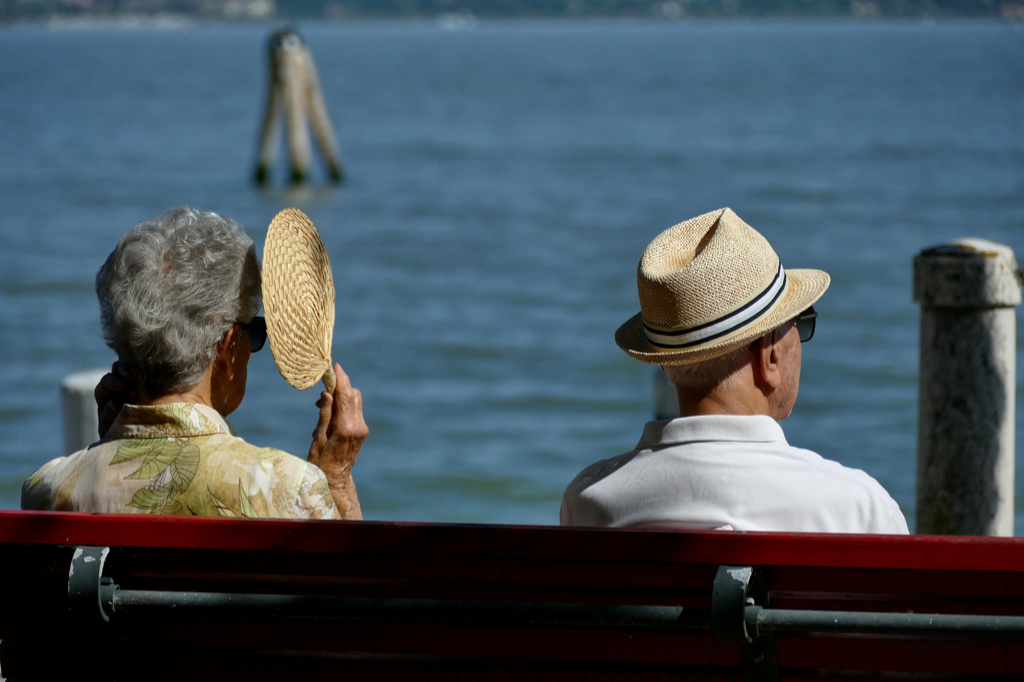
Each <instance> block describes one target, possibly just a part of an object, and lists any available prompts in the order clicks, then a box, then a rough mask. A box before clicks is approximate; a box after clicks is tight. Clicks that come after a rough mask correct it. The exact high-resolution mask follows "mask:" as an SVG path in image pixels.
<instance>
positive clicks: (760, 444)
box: [560, 208, 908, 534]
mask: <svg viewBox="0 0 1024 682" xmlns="http://www.w3.org/2000/svg"><path fill="white" fill-rule="evenodd" d="M637 284H638V288H639V292H640V310H641V312H640V314H638V315H636V316H635V317H633V318H632V319H630V320H629V321H628V322H626V323H625V324H624V325H622V327H620V328H619V330H618V332H617V333H616V334H615V341H616V343H618V345H619V347H620V348H622V349H623V350H624V351H626V353H628V354H629V355H631V356H632V357H634V358H636V359H638V360H641V361H642V362H647V363H651V364H657V365H661V366H662V368H663V369H664V371H665V374H666V375H667V376H668V378H669V380H670V381H671V382H672V383H673V384H674V385H675V387H676V390H677V392H678V394H679V408H680V412H681V414H682V417H680V418H678V419H672V420H668V421H658V422H650V423H648V424H647V425H646V427H645V428H644V432H643V435H642V436H641V438H640V442H639V443H638V444H637V446H636V448H635V449H634V450H632V451H631V452H627V453H626V454H624V455H620V456H618V457H613V458H611V459H608V460H604V461H601V462H597V463H596V464H593V465H591V466H589V467H587V468H586V469H584V470H583V472H582V473H580V474H579V475H578V476H577V477H576V478H575V480H573V482H572V483H570V484H569V487H568V488H567V489H566V491H565V496H564V497H563V499H562V509H561V514H560V517H561V523H562V525H568V526H617V527H647V528H688V529H700V528H704V529H723V530H743V531H752V530H763V531H801V532H825V533H892V534H898V533H907V532H908V531H907V522H906V520H905V519H904V518H903V515H902V514H901V513H900V510H899V506H898V505H897V504H896V502H895V501H893V499H892V498H891V497H890V496H889V495H888V493H886V491H885V489H883V488H882V486H881V485H879V483H878V482H877V481H875V480H874V479H873V478H871V477H870V476H868V475H867V474H866V473H864V472H863V471H859V470H857V469H848V468H846V467H843V466H842V465H840V464H839V463H837V462H832V461H829V460H827V459H823V458H822V457H821V456H819V455H817V454H815V453H813V452H811V451H809V450H802V449H800V448H794V447H792V446H790V445H789V444H788V443H787V442H786V438H785V436H784V435H783V433H782V428H781V427H780V426H779V425H778V423H777V422H778V421H781V420H782V419H785V418H786V417H787V416H789V414H790V412H792V410H793V405H794V403H795V402H796V396H797V390H798V388H799V385H800V358H801V349H800V344H801V343H802V342H804V341H809V340H810V338H811V336H812V335H813V334H814V325H815V318H816V317H817V313H816V312H815V311H814V308H813V307H812V305H813V304H814V302H815V301H817V300H818V298H820V297H821V295H822V294H823V293H825V290H826V289H827V288H828V285H829V276H828V275H827V274H826V273H824V272H822V271H820V270H785V269H784V268H783V267H782V264H781V263H780V262H779V257H778V256H777V255H776V254H775V251H774V250H773V249H772V247H771V246H770V245H769V244H768V242H767V241H766V240H765V239H764V237H762V236H761V235H760V234H758V233H757V232H756V231H755V230H754V229H753V228H751V227H750V226H749V225H747V224H746V223H744V222H743V221H742V220H741V219H740V218H739V216H737V215H736V214H735V213H733V212H732V211H731V210H730V209H728V208H726V209H721V210H718V211H714V212H712V213H707V214H705V215H702V216H698V217H697V218H693V219H692V220H688V221H686V222H684V223H680V224H679V225H676V226H675V227H672V228H670V229H669V230H666V231H665V232H663V233H662V234H660V235H658V237H657V238H655V240H654V241H653V242H651V244H650V245H649V246H648V247H647V249H646V250H645V251H644V253H643V256H642V257H641V259H640V266H639V269H638V272H637Z"/></svg>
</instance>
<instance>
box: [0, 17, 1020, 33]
mask: <svg viewBox="0 0 1024 682" xmlns="http://www.w3.org/2000/svg"><path fill="white" fill-rule="evenodd" d="M289 22H301V23H303V24H307V25H308V24H318V25H323V24H337V25H372V24H407V25H419V26H427V25H435V26H438V27H439V28H442V29H449V30H472V29H474V28H476V26H477V25H478V24H479V25H484V26H487V25H492V26H493V25H498V24H530V23H537V24H559V23H565V24H570V23H590V24H623V25H628V24H636V25H641V24H643V25H658V26H687V25H699V24H724V23H765V24H768V23H794V24H812V23H837V24H849V25H861V26H877V25H881V24H908V23H919V24H931V23H934V24H954V23H956V24H962V23H978V24H1005V25H1007V26H1013V25H1021V26H1024V21H1014V20H1006V19H1003V18H1001V17H993V16H963V17H928V16H922V17H873V18H870V19H864V18H855V17H849V16H843V15H835V16H813V17H809V16H784V15H775V16H750V15H741V16H708V17H687V18H685V19H678V20H665V19H658V18H654V17H643V16H633V17H609V16H582V17H564V16H558V17H555V16H529V17H524V16H508V17H483V18H478V17H474V18H472V19H471V20H466V19H465V18H463V17H449V16H446V15H437V16H430V17H406V16H394V17H351V18H325V17H268V18H262V19H248V20H238V19H234V20H232V19H224V18H204V17H198V16H194V15H191V14H156V15H150V14H127V13H126V14H116V15H81V14H77V15H53V16H48V17H18V18H15V19H3V18H0V28H48V29H53V30H68V31H75V30H109V29H123V30H133V29H139V30H190V29H193V28H197V27H202V26H224V25H279V24H286V23H289Z"/></svg>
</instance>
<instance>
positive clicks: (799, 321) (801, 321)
mask: <svg viewBox="0 0 1024 682" xmlns="http://www.w3.org/2000/svg"><path fill="white" fill-rule="evenodd" d="M817 319H818V311H817V310H815V309H814V306H813V305H812V306H811V307H810V308H808V309H807V310H805V311H803V312H802V313H800V314H799V315H797V316H796V317H795V318H793V322H795V323H796V331H797V333H798V334H799V335H800V343H806V342H807V341H810V340H811V338H812V337H813V336H814V325H815V322H816V321H817ZM265 334H266V331H264V335H265Z"/></svg>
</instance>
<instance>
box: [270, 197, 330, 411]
mask: <svg viewBox="0 0 1024 682" xmlns="http://www.w3.org/2000/svg"><path fill="white" fill-rule="evenodd" d="M263 310H264V313H265V315H266V318H267V336H269V337H270V351H271V352H272V353H273V354H274V362H275V363H276V364H277V368H278V369H279V370H280V371H281V376H283V377H284V379H285V381H287V382H288V383H289V384H291V385H292V386H294V387H295V388H298V389H300V390H305V389H307V388H309V387H310V386H312V385H313V384H315V383H316V382H317V381H319V380H320V379H323V382H324V386H325V387H326V388H327V390H328V392H330V393H334V385H335V383H336V382H335V378H334V370H333V369H332V365H331V342H332V341H333V339H334V276H333V275H332V274H331V262H330V260H329V259H328V258H327V249H325V248H324V242H323V240H322V239H320V233H319V232H317V230H316V226H315V225H313V221H311V220H310V219H309V218H307V217H306V214H305V213H303V212H302V211H300V210H299V209H297V208H286V209H284V210H283V211H281V212H280V213H278V214H277V215H276V216H274V220H273V221H272V222H271V223H270V227H269V228H268V229H267V241H266V242H265V243H264V245H263Z"/></svg>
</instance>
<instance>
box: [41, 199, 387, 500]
mask: <svg viewBox="0 0 1024 682" xmlns="http://www.w3.org/2000/svg"><path fill="white" fill-rule="evenodd" d="M96 294H97V296H98V297H99V302H100V317H101V321H102V325H103V334H104V337H105V339H106V342H107V345H109V346H110V347H111V348H112V349H113V350H114V351H115V352H116V353H117V356H118V363H115V370H114V375H116V374H117V373H118V372H121V373H122V374H121V377H120V378H119V377H118V376H114V375H112V374H108V375H107V376H106V377H104V381H103V382H101V384H100V386H99V387H97V392H96V395H97V401H98V402H99V403H100V415H101V426H100V429H101V433H103V434H104V437H103V438H102V439H101V440H100V441H99V442H98V443H95V444H93V445H91V446H89V447H88V448H86V449H85V450H82V451H80V452H76V453H74V454H72V455H69V456H68V457H60V458H58V459H55V460H53V461H51V462H49V463H47V464H46V465H45V466H43V467H42V468H41V469H40V470H39V471H37V472H36V473H35V474H33V475H32V476H31V477H30V478H29V479H28V480H27V481H25V484H24V486H23V487H22V496H21V506H22V508H23V509H49V510H59V511H93V512H129V513H151V514H195V515H204V516H217V515H220V516H248V517H284V518H303V519H360V518H362V514H361V512H360V508H359V499H358V497H357V495H356V487H355V483H354V482H353V481H352V476H351V469H352V465H353V464H354V463H355V459H356V455H357V454H358V453H359V449H360V447H361V446H362V444H363V441H365V440H366V436H367V434H368V429H367V428H366V423H365V422H364V421H363V412H362V397H361V395H360V393H359V391H358V390H356V389H354V388H352V386H351V384H350V383H349V380H348V377H347V376H346V375H345V373H344V372H343V371H342V370H341V367H340V366H338V365H335V366H334V372H335V374H336V376H337V379H338V385H337V388H336V389H335V391H334V393H333V395H332V394H330V393H327V392H323V393H321V394H320V400H319V401H317V406H318V407H319V408H320V417H319V421H318V423H317V426H316V430H315V431H314V433H313V443H312V445H311V446H310V448H309V457H308V459H307V460H302V459H299V458H298V457H294V456H292V455H289V454H288V453H286V452H282V451H280V450H275V449H273V448H260V447H256V446H255V445H250V444H249V443H246V442H245V441H244V440H242V439H241V438H239V437H238V436H237V435H235V432H234V430H233V429H232V428H231V426H230V425H229V424H228V423H227V421H226V420H225V417H227V416H228V415H229V414H231V413H232V412H233V411H234V410H235V409H236V408H237V407H238V406H239V404H240V403H241V402H242V398H243V397H244V395H245V381H246V367H247V365H248V363H249V354H250V353H255V352H256V351H258V350H260V349H261V348H262V347H263V344H264V342H265V341H266V338H267V328H266V324H265V323H264V321H263V318H261V317H256V313H257V312H258V311H259V309H260V302H261V301H260V270H259V262H258V260H257V259H256V250H255V248H254V247H253V242H252V240H251V239H249V237H247V236H246V235H245V233H244V232H243V231H242V229H241V227H239V226H238V224H237V223H235V222H234V221H233V220H230V219H227V218H222V217H221V216H219V215H217V214H215V213H201V212H199V211H196V210H193V209H191V208H184V207H182V208H176V209H173V210H171V211H168V212H167V213H164V214H163V215H159V216H156V217H155V218H152V219H150V220H146V221H144V222H141V223H139V224H138V225H136V226H135V227H134V228H132V230H131V232H129V233H128V234H126V235H125V236H124V237H122V238H121V241H120V243H118V245H117V248H116V249H114V252H113V253H111V254H110V257H109V258H107V261H106V263H104V264H103V267H102V268H100V271H99V273H98V274H97V275H96ZM123 377H127V378H128V379H129V381H128V382H126V383H124V384H121V383H120V381H121V378H123ZM129 390H130V391H131V394H130V395H133V396H137V400H136V401H135V402H136V403H137V404H124V405H123V406H122V405H121V403H122V402H123V400H124V398H123V396H124V395H127V394H128V391H129ZM113 406H117V407H120V411H119V412H118V413H117V414H116V419H113V423H112V424H111V423H110V421H111V420H110V417H112V416H113V413H114V412H115V410H112V407H113ZM105 414H106V418H104V415H105ZM108 427H109V428H108Z"/></svg>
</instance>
